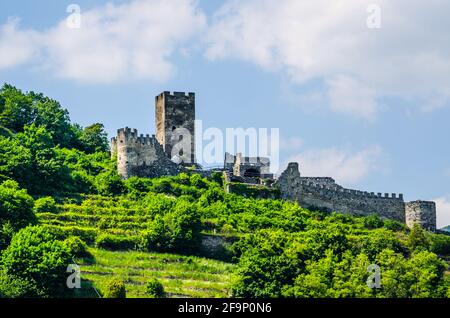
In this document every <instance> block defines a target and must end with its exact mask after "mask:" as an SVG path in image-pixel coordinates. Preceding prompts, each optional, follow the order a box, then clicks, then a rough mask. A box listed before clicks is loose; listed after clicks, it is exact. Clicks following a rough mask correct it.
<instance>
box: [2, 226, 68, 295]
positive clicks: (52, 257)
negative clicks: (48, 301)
mask: <svg viewBox="0 0 450 318" xmlns="http://www.w3.org/2000/svg"><path fill="white" fill-rule="evenodd" d="M70 263H71V258H70V251H69V249H68V247H67V246H66V245H65V244H64V243H63V242H61V241H58V240H57V239H56V236H55V235H54V234H52V233H51V232H50V230H48V229H46V228H43V227H39V226H32V227H27V228H25V229H22V230H20V231H19V232H18V233H16V234H15V235H14V237H13V239H12V241H11V244H10V245H9V246H8V248H7V249H6V250H4V252H3V254H2V260H1V265H2V269H3V271H4V274H5V275H7V276H8V277H9V279H11V280H15V279H19V280H25V281H28V282H30V286H32V289H31V290H27V291H26V292H27V295H28V296H34V297H40V296H43V295H45V296H48V297H61V296H62V295H64V293H66V292H67V288H66V285H65V284H66V269H67V266H68V265H69V264H70Z"/></svg>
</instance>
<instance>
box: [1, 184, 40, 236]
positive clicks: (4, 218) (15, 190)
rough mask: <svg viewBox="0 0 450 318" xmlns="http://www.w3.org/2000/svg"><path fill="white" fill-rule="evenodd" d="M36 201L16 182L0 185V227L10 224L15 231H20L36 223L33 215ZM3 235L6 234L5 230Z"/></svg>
mask: <svg viewBox="0 0 450 318" xmlns="http://www.w3.org/2000/svg"><path fill="white" fill-rule="evenodd" d="M33 203H34V200H33V198H32V197H31V196H29V195H28V193H27V191H26V190H24V189H20V188H19V185H18V183H17V182H15V181H5V182H3V183H2V184H0V226H2V227H3V225H5V224H6V223H8V224H9V225H8V226H10V227H12V229H13V230H19V229H21V228H23V227H26V226H27V225H29V224H35V223H36V217H35V215H34V213H33ZM2 233H5V232H4V230H3V231H2Z"/></svg>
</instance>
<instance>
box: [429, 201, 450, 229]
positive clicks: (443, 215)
mask: <svg viewBox="0 0 450 318" xmlns="http://www.w3.org/2000/svg"><path fill="white" fill-rule="evenodd" d="M433 201H435V202H436V217H437V227H438V228H442V227H444V226H448V225H450V196H448V197H441V198H437V199H434V200H433Z"/></svg>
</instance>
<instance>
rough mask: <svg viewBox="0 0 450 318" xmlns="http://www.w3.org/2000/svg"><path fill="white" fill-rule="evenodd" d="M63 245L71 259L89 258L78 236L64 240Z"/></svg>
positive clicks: (83, 243) (86, 248)
mask: <svg viewBox="0 0 450 318" xmlns="http://www.w3.org/2000/svg"><path fill="white" fill-rule="evenodd" d="M64 244H66V246H67V247H68V248H69V251H70V255H71V256H72V257H80V258H84V257H89V256H90V254H89V251H88V247H87V245H86V243H85V242H84V241H83V240H82V239H80V238H79V237H78V236H69V237H68V238H67V239H65V240H64Z"/></svg>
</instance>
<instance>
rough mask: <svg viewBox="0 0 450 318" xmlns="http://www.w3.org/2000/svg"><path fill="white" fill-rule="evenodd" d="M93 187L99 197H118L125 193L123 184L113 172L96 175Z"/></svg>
mask: <svg viewBox="0 0 450 318" xmlns="http://www.w3.org/2000/svg"><path fill="white" fill-rule="evenodd" d="M95 186H96V188H97V191H98V193H99V194H101V195H119V194H122V193H123V192H124V191H125V185H124V182H123V180H122V178H121V177H120V176H119V175H118V174H117V173H116V172H115V171H107V172H103V173H100V174H99V175H97V176H96V177H95Z"/></svg>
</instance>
